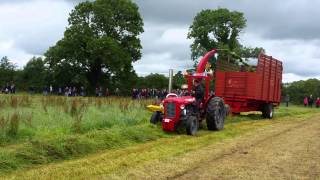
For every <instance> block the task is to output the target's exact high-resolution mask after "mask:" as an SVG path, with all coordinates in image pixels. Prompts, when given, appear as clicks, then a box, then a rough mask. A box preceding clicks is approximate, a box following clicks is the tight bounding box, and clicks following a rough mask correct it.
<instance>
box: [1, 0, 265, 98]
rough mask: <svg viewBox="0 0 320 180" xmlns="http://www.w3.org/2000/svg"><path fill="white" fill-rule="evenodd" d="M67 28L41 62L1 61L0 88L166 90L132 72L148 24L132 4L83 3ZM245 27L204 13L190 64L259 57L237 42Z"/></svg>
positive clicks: (195, 25)
mask: <svg viewBox="0 0 320 180" xmlns="http://www.w3.org/2000/svg"><path fill="white" fill-rule="evenodd" d="M68 22H69V24H68V26H67V27H66V30H65V32H64V36H63V38H62V39H60V40H59V41H58V42H57V43H56V44H55V45H53V46H52V47H49V48H48V50H47V51H46V52H45V53H44V56H43V57H34V58H32V59H31V60H30V61H29V62H28V63H27V64H26V65H25V66H24V67H23V69H17V67H16V66H15V65H14V64H12V63H10V61H9V59H8V58H7V57H3V58H2V59H1V67H0V85H3V84H5V83H8V82H9V83H10V82H11V81H14V82H15V84H16V86H17V88H18V89H19V88H20V89H22V90H27V89H28V88H29V87H31V86H32V87H33V88H34V89H35V90H38V91H41V89H42V88H43V87H44V86H49V85H53V86H56V87H59V86H77V87H80V86H84V87H86V89H88V91H89V92H91V93H93V92H94V89H95V88H96V87H98V86H104V87H108V88H109V89H110V90H111V91H112V90H114V89H116V88H119V89H120V90H121V91H122V92H123V93H124V94H128V93H129V92H130V91H131V89H132V88H166V87H167V84H168V78H167V77H166V76H164V75H160V74H150V75H148V76H146V77H139V76H138V75H137V74H136V72H135V71H134V69H133V65H132V63H134V62H136V61H138V60H139V59H141V56H142V52H141V50H142V45H141V41H140V36H141V34H142V33H143V32H144V29H143V26H144V23H143V19H142V17H141V15H140V13H139V7H138V6H137V5H136V4H135V3H134V2H132V1H131V0H95V1H85V2H81V3H79V4H78V5H76V6H75V8H74V9H73V10H72V12H71V13H70V16H69V18H68ZM245 27H246V19H245V17H244V14H243V13H241V12H238V11H230V10H228V9H225V8H218V9H207V10H202V11H201V12H199V13H198V14H197V15H196V16H195V18H194V20H193V22H192V23H191V25H190V28H189V33H188V37H186V38H189V39H191V40H192V41H193V43H192V45H191V52H192V55H191V57H190V58H191V59H192V60H194V61H195V62H197V60H198V59H199V57H201V56H202V55H203V54H205V53H206V52H207V51H210V50H211V49H213V48H219V49H225V50H226V51H223V52H221V53H220V54H219V56H220V57H221V58H222V59H228V60H230V58H233V59H236V60H237V61H238V60H240V61H245V60H246V58H250V57H256V56H257V54H258V53H260V52H261V51H264V50H263V48H260V47H254V48H251V47H245V46H243V45H242V44H240V42H239V40H238V39H239V35H240V33H242V32H243V31H244V28H245ZM230 52H232V53H230ZM235 54H237V55H235ZM239 57H244V59H242V58H239ZM215 61H216V59H215V57H213V58H212V59H211V60H210V62H211V63H212V64H213V68H214V63H215ZM181 63H183V62H181ZM195 64H196V63H195ZM182 83H184V79H183V75H182V72H178V73H177V74H176V75H175V79H174V88H178V87H180V85H181V84H182Z"/></svg>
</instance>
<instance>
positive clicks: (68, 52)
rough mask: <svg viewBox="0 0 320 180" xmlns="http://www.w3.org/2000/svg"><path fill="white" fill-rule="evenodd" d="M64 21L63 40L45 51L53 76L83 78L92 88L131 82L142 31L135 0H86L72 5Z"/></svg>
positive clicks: (138, 55)
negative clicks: (66, 19) (65, 26)
mask: <svg viewBox="0 0 320 180" xmlns="http://www.w3.org/2000/svg"><path fill="white" fill-rule="evenodd" d="M68 21H69V26H68V27H67V29H66V31H65V33H64V37H63V39H61V40H60V41H58V42H57V44H56V45H55V46H53V47H51V48H50V49H49V50H48V51H47V52H46V53H45V56H46V62H47V63H48V64H49V68H50V71H51V73H52V74H53V76H54V77H64V82H63V83H81V82H82V81H83V80H84V79H85V80H86V82H87V83H88V85H89V86H90V87H91V88H92V89H93V88H94V87H96V86H97V85H99V84H104V85H105V84H107V85H108V86H111V85H116V84H123V83H126V81H128V82H131V81H130V80H129V79H130V78H132V77H134V76H132V75H133V74H135V72H134V70H133V66H132V62H135V61H137V60H139V59H140V58H141V49H142V47H141V42H140V39H139V35H140V34H141V33H142V32H143V21H142V18H141V16H140V14H139V12H138V7H137V5H136V4H135V3H133V2H132V1H131V0H96V1H93V2H91V1H86V2H83V3H80V4H79V5H77V6H76V7H75V9H74V10H73V11H72V12H71V14H70V17H69V20H68ZM66 73H67V74H66ZM74 77H76V81H75V82H74V80H73V79H74Z"/></svg>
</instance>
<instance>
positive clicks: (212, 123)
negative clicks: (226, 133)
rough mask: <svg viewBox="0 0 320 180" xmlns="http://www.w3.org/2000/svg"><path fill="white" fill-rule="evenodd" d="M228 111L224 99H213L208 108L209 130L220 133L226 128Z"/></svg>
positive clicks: (207, 120)
mask: <svg viewBox="0 0 320 180" xmlns="http://www.w3.org/2000/svg"><path fill="white" fill-rule="evenodd" d="M225 117H226V109H225V105H224V101H223V99H221V98H219V97H214V98H212V99H211V100H210V101H209V103H208V106H207V117H206V122H207V127H208V130H214V131H219V130H222V129H223V127H224V119H225Z"/></svg>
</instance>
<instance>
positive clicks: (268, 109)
mask: <svg viewBox="0 0 320 180" xmlns="http://www.w3.org/2000/svg"><path fill="white" fill-rule="evenodd" d="M273 115H274V109H273V105H272V104H265V105H264V107H263V110H262V117H264V118H268V119H272V118H273Z"/></svg>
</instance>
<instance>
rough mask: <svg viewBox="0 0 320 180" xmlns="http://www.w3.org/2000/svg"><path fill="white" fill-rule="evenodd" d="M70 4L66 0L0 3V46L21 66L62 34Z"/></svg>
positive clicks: (70, 7)
mask: <svg viewBox="0 0 320 180" xmlns="http://www.w3.org/2000/svg"><path fill="white" fill-rule="evenodd" d="M71 9H72V6H71V5H70V4H69V3H67V2H65V1H51V0H31V1H23V2H19V3H18V2H16V3H5V4H1V5H0V22H1V23H0V43H2V44H6V43H7V42H8V41H9V42H10V47H9V48H7V49H6V51H4V50H3V49H2V50H0V56H8V57H9V59H12V60H13V61H14V62H15V63H17V64H18V65H19V66H20V67H21V66H23V65H24V64H25V62H26V61H27V58H30V56H32V55H42V54H43V53H44V52H45V51H46V50H47V49H48V48H49V46H53V45H54V44H55V42H56V41H57V40H59V39H60V38H62V37H63V32H64V29H65V27H66V25H67V18H68V13H69V12H70V10H71Z"/></svg>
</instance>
